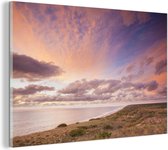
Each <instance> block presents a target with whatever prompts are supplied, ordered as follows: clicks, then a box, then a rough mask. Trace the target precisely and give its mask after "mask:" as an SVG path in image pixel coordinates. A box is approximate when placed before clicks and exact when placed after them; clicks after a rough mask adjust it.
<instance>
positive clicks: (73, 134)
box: [69, 128, 85, 137]
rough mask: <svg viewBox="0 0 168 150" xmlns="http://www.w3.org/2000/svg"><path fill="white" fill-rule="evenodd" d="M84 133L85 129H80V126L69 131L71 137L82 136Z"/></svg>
mask: <svg viewBox="0 0 168 150" xmlns="http://www.w3.org/2000/svg"><path fill="white" fill-rule="evenodd" d="M84 134H85V130H84V129H81V128H80V129H74V130H72V131H71V132H70V133H69V135H70V136H71V137H76V136H82V135H84Z"/></svg>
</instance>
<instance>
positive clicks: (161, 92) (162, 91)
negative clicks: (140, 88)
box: [158, 86, 167, 96]
mask: <svg viewBox="0 0 168 150" xmlns="http://www.w3.org/2000/svg"><path fill="white" fill-rule="evenodd" d="M158 94H160V95H163V96H166V95H167V87H166V86H165V87H162V88H160V89H159V90H158Z"/></svg>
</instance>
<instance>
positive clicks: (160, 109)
mask: <svg viewBox="0 0 168 150" xmlns="http://www.w3.org/2000/svg"><path fill="white" fill-rule="evenodd" d="M60 126H61V127H57V128H55V129H53V130H49V131H44V132H39V133H33V134H29V135H25V136H21V137H15V138H14V139H13V146H15V147H17V146H28V145H39V144H52V143H64V142H73V141H85V140H96V139H105V138H117V137H129V136H140V135H152V134H163V133H166V132H167V104H166V103H161V104H141V105H130V106H126V107H125V108H124V109H122V110H120V111H119V112H117V113H115V114H112V115H109V116H107V117H102V118H98V119H91V120H90V121H87V122H80V123H77V124H71V125H68V126H66V125H65V124H62V125H60ZM62 126H64V127H62Z"/></svg>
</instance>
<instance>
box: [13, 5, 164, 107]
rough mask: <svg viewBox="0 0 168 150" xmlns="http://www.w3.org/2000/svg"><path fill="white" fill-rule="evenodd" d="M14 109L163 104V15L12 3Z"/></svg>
mask: <svg viewBox="0 0 168 150" xmlns="http://www.w3.org/2000/svg"><path fill="white" fill-rule="evenodd" d="M11 10H12V15H11V23H12V32H11V39H12V40H11V41H12V44H11V52H12V53H11V55H12V58H13V65H12V66H13V68H12V69H13V70H12V74H11V76H12V82H11V88H12V89H13V95H12V97H13V105H14V106H74V107H75V106H92V105H94V106H104V105H107V106H111V105H122V104H132V103H152V102H165V101H166V99H167V96H166V95H167V78H166V77H167V75H166V74H167V15H166V14H161V13H149V12H136V11H122V10H113V9H98V8H87V7H72V6H61V5H47V4H37V3H24V2H12V5H11Z"/></svg>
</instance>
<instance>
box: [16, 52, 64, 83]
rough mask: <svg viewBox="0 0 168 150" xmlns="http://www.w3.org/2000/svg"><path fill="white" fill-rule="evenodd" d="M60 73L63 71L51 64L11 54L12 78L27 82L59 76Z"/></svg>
mask: <svg viewBox="0 0 168 150" xmlns="http://www.w3.org/2000/svg"><path fill="white" fill-rule="evenodd" d="M62 73H63V70H62V69H61V68H60V67H58V66H56V65H54V64H52V63H46V62H44V61H38V60H36V59H34V58H32V57H29V56H26V55H19V54H16V53H14V54H13V77H14V78H24V79H26V80H28V81H34V80H42V79H44V78H48V77H52V76H59V75H61V74H62Z"/></svg>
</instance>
